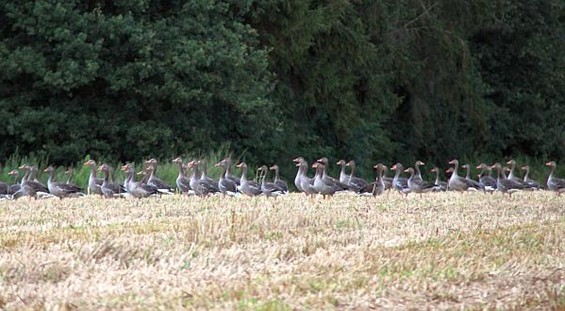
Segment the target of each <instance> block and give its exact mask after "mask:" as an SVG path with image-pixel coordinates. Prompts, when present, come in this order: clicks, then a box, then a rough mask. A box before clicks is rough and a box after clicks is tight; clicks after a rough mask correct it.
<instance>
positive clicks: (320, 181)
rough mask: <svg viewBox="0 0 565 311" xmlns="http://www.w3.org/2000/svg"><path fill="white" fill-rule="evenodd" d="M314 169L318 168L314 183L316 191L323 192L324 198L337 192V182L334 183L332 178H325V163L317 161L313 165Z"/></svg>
mask: <svg viewBox="0 0 565 311" xmlns="http://www.w3.org/2000/svg"><path fill="white" fill-rule="evenodd" d="M312 167H313V168H314V169H316V175H315V176H314V184H313V185H312V186H313V189H314V191H315V192H316V193H319V194H321V195H322V196H323V197H324V198H325V197H326V196H328V195H329V196H332V195H334V194H335V192H336V191H337V189H338V188H339V187H337V186H336V185H335V183H332V181H331V180H329V179H326V180H324V178H323V171H324V165H323V164H322V163H319V162H316V163H314V164H313V165H312Z"/></svg>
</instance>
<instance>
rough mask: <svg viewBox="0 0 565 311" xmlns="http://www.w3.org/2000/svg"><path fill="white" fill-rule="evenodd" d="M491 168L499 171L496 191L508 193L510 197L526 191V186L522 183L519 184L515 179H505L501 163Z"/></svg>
mask: <svg viewBox="0 0 565 311" xmlns="http://www.w3.org/2000/svg"><path fill="white" fill-rule="evenodd" d="M491 168H494V169H496V170H497V173H498V174H497V176H498V177H497V179H496V189H498V191H500V192H502V193H508V195H509V196H510V197H512V194H513V193H514V192H518V191H520V190H522V189H524V185H523V184H522V183H521V182H518V181H516V180H514V179H510V178H505V176H504V173H503V169H502V165H500V163H495V164H494V165H493V166H491Z"/></svg>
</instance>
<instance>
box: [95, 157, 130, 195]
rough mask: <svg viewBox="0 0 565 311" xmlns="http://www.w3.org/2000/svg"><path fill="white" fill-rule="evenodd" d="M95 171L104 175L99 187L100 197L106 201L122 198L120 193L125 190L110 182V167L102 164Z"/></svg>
mask: <svg viewBox="0 0 565 311" xmlns="http://www.w3.org/2000/svg"><path fill="white" fill-rule="evenodd" d="M97 171H98V172H102V173H103V174H104V179H103V180H102V184H101V185H100V193H101V194H102V196H103V197H105V198H108V199H110V198H116V197H122V193H123V192H124V191H125V189H124V188H123V187H122V185H120V184H118V183H115V182H112V181H111V179H110V177H111V173H112V167H110V165H108V164H106V163H104V164H102V165H100V166H99V167H98V170H97Z"/></svg>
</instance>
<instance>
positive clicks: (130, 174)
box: [121, 164, 159, 199]
mask: <svg viewBox="0 0 565 311" xmlns="http://www.w3.org/2000/svg"><path fill="white" fill-rule="evenodd" d="M121 170H122V171H124V172H125V173H126V179H125V184H126V187H125V188H126V191H127V193H128V194H129V195H131V196H132V197H134V198H138V199H141V198H147V197H149V196H151V195H154V194H159V191H158V189H157V188H156V187H154V186H150V185H147V184H145V183H142V182H137V181H135V170H134V168H133V165H131V164H126V165H123V166H122V167H121Z"/></svg>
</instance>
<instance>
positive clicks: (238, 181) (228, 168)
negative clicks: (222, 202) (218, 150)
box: [222, 157, 241, 186]
mask: <svg viewBox="0 0 565 311" xmlns="http://www.w3.org/2000/svg"><path fill="white" fill-rule="evenodd" d="M222 162H225V167H226V177H225V178H226V179H229V180H231V181H233V182H234V183H235V184H236V185H237V186H239V185H240V184H241V178H239V177H236V176H233V175H232V174H231V167H232V165H233V163H232V160H231V158H230V157H227V158H225V159H223V160H222Z"/></svg>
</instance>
